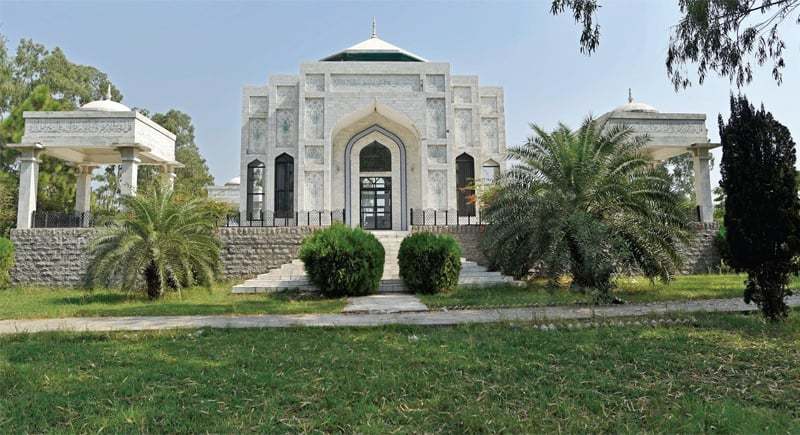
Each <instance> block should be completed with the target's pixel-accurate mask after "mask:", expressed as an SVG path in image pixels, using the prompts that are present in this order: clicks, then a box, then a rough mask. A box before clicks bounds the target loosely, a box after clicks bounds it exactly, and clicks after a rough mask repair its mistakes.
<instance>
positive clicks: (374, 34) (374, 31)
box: [370, 17, 378, 38]
mask: <svg viewBox="0 0 800 435" xmlns="http://www.w3.org/2000/svg"><path fill="white" fill-rule="evenodd" d="M377 37H378V25H377V24H375V17H372V35H370V38H377Z"/></svg>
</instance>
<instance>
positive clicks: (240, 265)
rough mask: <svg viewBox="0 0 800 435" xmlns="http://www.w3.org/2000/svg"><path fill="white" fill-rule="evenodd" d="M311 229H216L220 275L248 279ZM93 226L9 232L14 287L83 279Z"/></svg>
mask: <svg viewBox="0 0 800 435" xmlns="http://www.w3.org/2000/svg"><path fill="white" fill-rule="evenodd" d="M313 230H314V228H313V227H286V228H254V227H250V228H220V229H219V237H220V239H221V240H222V250H221V251H220V260H221V262H222V277H223V278H224V279H240V278H249V277H253V276H255V275H258V274H260V273H266V272H268V271H270V270H271V269H274V268H276V267H279V266H280V265H282V264H284V263H288V262H290V261H292V260H293V259H294V258H296V257H297V251H298V249H299V248H300V244H301V243H302V241H303V238H304V237H305V236H306V235H307V234H309V233H311V232H312V231H313ZM95 231H96V229H94V228H32V229H25V230H18V229H15V230H11V240H12V241H13V242H14V248H15V257H16V258H15V259H16V265H15V266H14V268H13V269H12V270H11V279H12V282H13V283H15V284H18V285H42V286H56V287H75V286H80V285H82V284H83V282H84V278H85V275H86V271H87V269H88V266H89V255H88V253H87V249H86V248H87V246H88V244H89V241H90V240H91V238H92V236H93V235H94V233H95Z"/></svg>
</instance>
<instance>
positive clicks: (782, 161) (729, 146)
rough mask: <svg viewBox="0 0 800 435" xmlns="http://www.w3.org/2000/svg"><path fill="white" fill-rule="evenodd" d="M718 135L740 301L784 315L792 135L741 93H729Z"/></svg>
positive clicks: (798, 234)
mask: <svg viewBox="0 0 800 435" xmlns="http://www.w3.org/2000/svg"><path fill="white" fill-rule="evenodd" d="M719 135H720V139H721V141H722V168H721V169H722V171H721V172H722V182H721V186H722V188H723V189H724V190H725V196H726V198H725V228H726V230H727V233H726V239H727V242H728V246H729V247H730V266H731V267H733V268H734V269H736V270H738V271H743V272H747V275H748V279H747V288H746V289H745V293H744V299H745V301H746V302H748V303H749V302H751V301H752V302H755V303H756V304H758V305H759V307H761V310H762V312H763V313H764V315H765V316H766V317H767V318H768V319H770V320H779V319H781V318H785V317H786V316H787V315H788V310H789V309H788V307H787V305H786V302H785V301H784V299H785V297H786V296H788V295H791V291H789V290H788V289H787V284H788V279H789V274H790V273H791V272H792V271H793V270H794V265H793V262H792V258H793V257H795V256H796V255H798V253H800V200H799V199H798V197H797V181H796V179H795V169H794V165H795V159H796V158H795V149H794V145H795V144H794V141H793V140H792V136H791V134H790V133H789V129H787V128H786V127H785V126H783V125H782V124H781V123H779V122H778V121H776V120H775V119H774V118H773V117H772V114H771V113H769V112H767V111H766V110H765V109H764V107H763V105H762V106H761V108H760V109H759V110H756V109H755V108H754V107H753V105H751V104H750V102H749V101H748V100H747V98H746V97H744V96H738V97H734V96H731V115H730V118H729V119H728V123H727V124H726V123H725V122H724V121H723V119H722V115H720V117H719Z"/></svg>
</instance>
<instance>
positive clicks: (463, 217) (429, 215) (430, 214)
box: [411, 208, 483, 227]
mask: <svg viewBox="0 0 800 435" xmlns="http://www.w3.org/2000/svg"><path fill="white" fill-rule="evenodd" d="M411 225H412V226H422V227H424V226H446V225H455V226H466V225H483V221H482V220H481V217H480V216H479V215H476V214H459V212H458V210H454V209H450V210H435V209H413V208H412V209H411Z"/></svg>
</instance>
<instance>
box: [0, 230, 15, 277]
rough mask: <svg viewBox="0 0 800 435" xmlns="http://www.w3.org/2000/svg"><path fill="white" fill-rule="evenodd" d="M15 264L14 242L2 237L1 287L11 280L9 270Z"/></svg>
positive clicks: (0, 244) (0, 252) (0, 238)
mask: <svg viewBox="0 0 800 435" xmlns="http://www.w3.org/2000/svg"><path fill="white" fill-rule="evenodd" d="M13 266H14V244H13V243H11V240H8V239H6V238H4V237H0V287H5V286H7V285H8V283H9V282H10V281H11V275H10V274H9V272H10V271H11V268H12V267H13Z"/></svg>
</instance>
